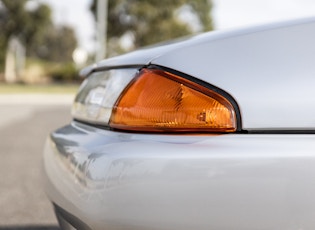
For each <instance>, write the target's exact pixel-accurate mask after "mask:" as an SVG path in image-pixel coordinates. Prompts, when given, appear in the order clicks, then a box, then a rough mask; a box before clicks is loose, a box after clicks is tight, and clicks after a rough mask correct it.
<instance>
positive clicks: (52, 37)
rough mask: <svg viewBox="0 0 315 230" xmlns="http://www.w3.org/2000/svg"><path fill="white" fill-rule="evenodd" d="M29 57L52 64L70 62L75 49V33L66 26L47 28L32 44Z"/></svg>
mask: <svg viewBox="0 0 315 230" xmlns="http://www.w3.org/2000/svg"><path fill="white" fill-rule="evenodd" d="M33 45H34V46H33V47H32V48H31V49H30V51H29V56H31V57H38V58H40V59H43V60H46V61H52V62H67V61H72V53H73V51H74V50H75V48H76V47H77V39H76V36H75V32H74V30H73V29H72V28H71V27H68V26H59V27H56V26H52V25H51V26H49V27H48V28H46V33H45V34H43V36H42V37H41V39H40V40H39V41H38V42H36V44H33Z"/></svg>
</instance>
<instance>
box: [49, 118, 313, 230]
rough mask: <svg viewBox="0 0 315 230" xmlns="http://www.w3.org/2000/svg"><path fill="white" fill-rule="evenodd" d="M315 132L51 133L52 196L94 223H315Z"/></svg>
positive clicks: (243, 226) (83, 129) (69, 129)
mask: <svg viewBox="0 0 315 230" xmlns="http://www.w3.org/2000/svg"><path fill="white" fill-rule="evenodd" d="M314 164H315V135H298V134H296V135H285V134H283V135H265V134H260V135H257V134H256V135H254V134H252V135H249V134H229V135H183V136H178V135H145V134H131V133H121V132H113V131H108V130H102V129H98V128H93V127H90V126H88V125H84V124H80V123H78V122H73V123H72V124H71V125H68V126H66V127H63V128H61V129H59V130H57V131H56V132H54V133H52V135H51V137H50V138H49V140H48V142H47V144H46V150H45V156H44V166H45V172H46V180H45V182H46V191H47V193H48V195H49V196H50V198H52V200H53V201H54V202H55V203H56V204H57V205H59V206H61V207H63V208H64V209H66V210H67V211H68V212H70V213H73V214H75V215H76V217H77V218H79V219H80V220H82V221H83V222H84V223H85V224H87V226H89V227H90V228H91V229H137V230H142V229H155V230H158V229H161V230H162V229H163V230H169V229H182V230H186V229H200V230H202V229H217V230H220V229H234V230H247V229H248V230H253V229H260V230H267V229H268V230H270V229H274V230H278V229H288V230H289V229H292V230H293V229H294V230H296V229H314V228H315V219H314V215H315V196H314V194H315V167H314Z"/></svg>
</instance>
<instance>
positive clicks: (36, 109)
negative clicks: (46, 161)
mask: <svg viewBox="0 0 315 230" xmlns="http://www.w3.org/2000/svg"><path fill="white" fill-rule="evenodd" d="M16 97H17V98H20V99H19V100H16V101H14V100H12V96H11V98H7V100H6V98H5V97H4V96H0V157H1V158H0V230H2V229H9V230H14V229H19V230H22V229H25V230H32V229H36V230H40V229H43V230H44V229H45V230H57V229H59V228H58V227H57V221H56V218H55V216H54V213H53V210H52V207H51V204H50V203H49V201H48V199H47V197H46V195H45V193H44V191H43V186H42V181H41V180H42V177H41V176H42V174H41V160H42V150H43V146H44V143H45V139H46V137H47V135H48V134H49V132H50V131H52V130H54V129H56V128H58V127H61V126H62V125H65V124H67V123H69V121H70V119H71V116H70V107H71V106H70V103H71V99H69V97H68V98H67V97H65V98H64V99H62V97H60V98H54V97H53V96H47V97H45V96H43V97H41V98H42V99H38V97H39V96H35V97H34V98H36V100H33V101H32V100H31V99H28V100H25V97H24V98H23V97H18V96H16ZM48 99H49V100H48ZM8 100H9V101H10V100H12V103H8ZM45 101H46V102H47V101H48V103H46V102H45ZM47 104H48V105H47Z"/></svg>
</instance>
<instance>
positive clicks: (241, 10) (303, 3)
mask: <svg viewBox="0 0 315 230" xmlns="http://www.w3.org/2000/svg"><path fill="white" fill-rule="evenodd" d="M38 1H40V2H45V3H47V4H49V5H50V6H51V7H52V9H53V19H54V21H55V23H56V24H66V25H70V26H73V27H74V28H75V31H76V35H77V37H78V39H79V46H80V47H81V48H83V49H86V50H88V51H93V50H94V49H95V45H94V42H93V41H94V37H95V24H94V19H93V15H92V14H91V12H90V10H89V6H90V4H91V2H92V0H38ZM212 2H213V10H212V17H213V20H214V25H215V29H219V30H224V29H234V28H238V27H246V26H252V25H259V24H264V23H270V22H275V21H283V20H288V19H296V18H303V17H310V16H315V1H314V0H212Z"/></svg>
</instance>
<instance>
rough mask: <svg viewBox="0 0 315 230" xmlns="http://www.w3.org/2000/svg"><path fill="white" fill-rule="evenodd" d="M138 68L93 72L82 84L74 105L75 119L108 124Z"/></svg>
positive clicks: (73, 113)
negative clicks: (119, 99) (114, 107)
mask: <svg viewBox="0 0 315 230" xmlns="http://www.w3.org/2000/svg"><path fill="white" fill-rule="evenodd" d="M136 72H137V69H134V68H130V69H129V68H128V69H112V70H107V71H100V72H95V73H92V74H91V75H90V76H89V77H88V78H87V79H86V80H85V81H84V82H83V83H82V85H81V87H80V89H79V92H78V94H77V96H76V98H75V102H74V104H73V107H72V115H73V117H74V118H75V119H78V120H83V121H87V122H91V123H94V124H105V125H107V124H108V122H109V119H110V116H111V114H112V109H113V106H114V104H115V102H116V100H117V98H118V97H119V95H120V94H121V92H122V91H123V89H124V88H125V87H126V86H127V85H128V83H129V82H130V81H131V79H132V78H133V77H134V76H135V74H136Z"/></svg>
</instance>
